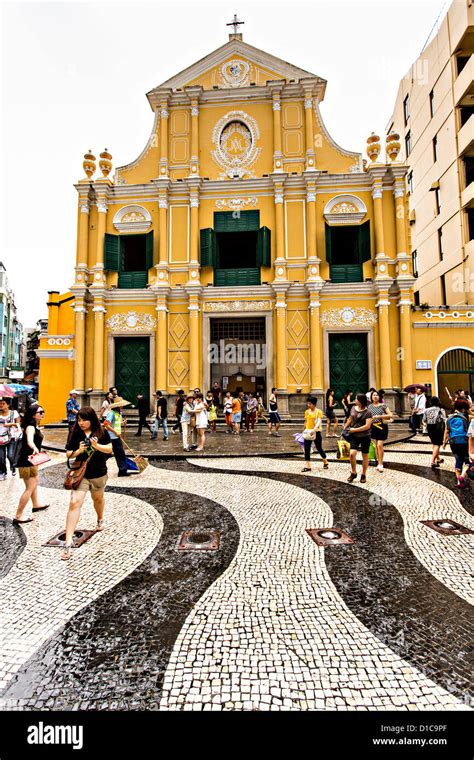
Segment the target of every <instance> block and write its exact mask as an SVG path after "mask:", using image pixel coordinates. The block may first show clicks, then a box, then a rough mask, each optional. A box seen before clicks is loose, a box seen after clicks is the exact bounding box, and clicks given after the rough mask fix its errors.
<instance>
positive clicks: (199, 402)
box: [193, 392, 208, 451]
mask: <svg viewBox="0 0 474 760" xmlns="http://www.w3.org/2000/svg"><path fill="white" fill-rule="evenodd" d="M194 398H195V403H194V409H193V411H194V413H195V415H196V430H197V444H198V446H197V449H196V451H204V446H205V443H206V429H207V423H208V418H207V404H205V403H204V396H203V395H202V393H201V392H199V393H195V395H194Z"/></svg>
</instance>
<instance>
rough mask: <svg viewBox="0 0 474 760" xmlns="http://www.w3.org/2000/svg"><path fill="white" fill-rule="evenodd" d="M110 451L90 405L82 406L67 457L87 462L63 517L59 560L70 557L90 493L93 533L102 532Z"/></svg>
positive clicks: (108, 442)
mask: <svg viewBox="0 0 474 760" xmlns="http://www.w3.org/2000/svg"><path fill="white" fill-rule="evenodd" d="M112 452H113V449H112V443H111V439H110V436H109V434H108V432H107V430H105V429H104V428H103V427H102V425H101V424H100V422H99V418H98V417H97V414H96V412H95V410H94V409H92V407H91V406H83V407H82V409H80V410H79V411H78V413H77V423H76V427H75V428H74V430H73V431H72V434H71V438H70V440H69V442H68V451H67V458H68V461H69V459H73V458H74V459H75V460H76V462H77V463H79V462H87V465H86V468H85V470H84V475H83V477H82V478H81V479H80V480H79V482H78V483H75V484H74V488H73V490H71V500H70V502H69V511H68V513H67V518H66V539H65V542H64V547H63V550H62V553H61V559H64V560H68V559H70V558H71V554H72V547H73V539H74V531H75V530H76V528H77V523H78V522H79V517H80V515H81V507H82V505H83V503H84V499H85V497H86V494H87V493H88V492H89V491H90V494H91V496H92V502H93V505H94V509H95V511H96V513H97V528H96V530H103V529H104V527H105V526H104V509H105V497H104V490H105V485H106V483H107V457H109V456H111V455H112Z"/></svg>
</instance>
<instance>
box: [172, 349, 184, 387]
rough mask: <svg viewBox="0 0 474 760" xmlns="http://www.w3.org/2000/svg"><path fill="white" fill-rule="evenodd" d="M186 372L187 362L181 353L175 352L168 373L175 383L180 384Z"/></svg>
mask: <svg viewBox="0 0 474 760" xmlns="http://www.w3.org/2000/svg"><path fill="white" fill-rule="evenodd" d="M187 372H188V364H187V362H186V361H185V360H184V358H183V357H182V355H181V354H176V356H175V358H174V359H173V360H172V362H171V365H170V373H171V375H172V376H173V377H174V381H175V384H176V385H180V384H181V383H182V382H183V380H184V378H185V377H186V374H187Z"/></svg>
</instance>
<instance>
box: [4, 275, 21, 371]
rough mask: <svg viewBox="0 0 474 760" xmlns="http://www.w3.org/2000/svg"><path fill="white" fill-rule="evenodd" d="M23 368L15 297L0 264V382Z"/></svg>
mask: <svg viewBox="0 0 474 760" xmlns="http://www.w3.org/2000/svg"><path fill="white" fill-rule="evenodd" d="M22 367H23V328H22V325H21V323H20V322H19V321H18V317H17V309H16V306H15V296H14V294H13V291H12V290H11V289H10V287H9V285H8V277H7V270H6V269H5V266H4V265H3V264H2V262H0V382H2V383H3V382H8V381H9V380H10V373H12V372H13V373H15V372H18V371H20V370H21V369H22Z"/></svg>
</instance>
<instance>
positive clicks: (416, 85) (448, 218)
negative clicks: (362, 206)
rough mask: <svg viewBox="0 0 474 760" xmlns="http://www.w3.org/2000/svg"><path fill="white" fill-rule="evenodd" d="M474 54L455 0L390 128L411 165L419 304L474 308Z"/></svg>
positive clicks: (463, 2)
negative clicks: (472, 306)
mask: <svg viewBox="0 0 474 760" xmlns="http://www.w3.org/2000/svg"><path fill="white" fill-rule="evenodd" d="M473 54H474V6H473V5H472V3H471V2H468V1H467V0H455V1H454V2H453V3H452V4H451V6H450V8H449V10H448V12H447V14H446V16H445V18H444V19H443V21H442V23H441V24H440V27H439V29H438V31H437V33H436V35H434V36H433V38H432V39H431V41H430V42H429V44H428V45H427V46H426V47H425V49H424V50H423V52H422V53H421V55H420V56H419V58H418V59H417V60H416V61H415V62H414V63H413V65H412V66H411V67H410V70H409V71H408V73H407V74H406V76H405V77H404V78H403V79H402V80H401V82H400V85H399V88H398V93H397V98H396V102H395V107H394V110H393V114H392V117H391V119H390V122H389V125H388V132H391V131H392V130H394V131H395V132H397V133H398V134H399V135H400V136H401V138H402V139H401V142H402V145H403V146H404V152H403V158H404V160H405V161H406V163H407V164H408V166H409V172H408V176H407V189H408V196H409V207H410V235H411V252H412V253H413V254H414V257H415V259H416V272H415V273H416V275H417V279H416V282H415V284H414V295H415V302H416V304H418V305H419V304H428V305H430V306H439V305H441V306H443V307H446V306H452V307H456V308H457V307H464V306H466V305H469V304H472V303H474V263H473V251H474V55H473ZM471 342H472V341H471Z"/></svg>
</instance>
